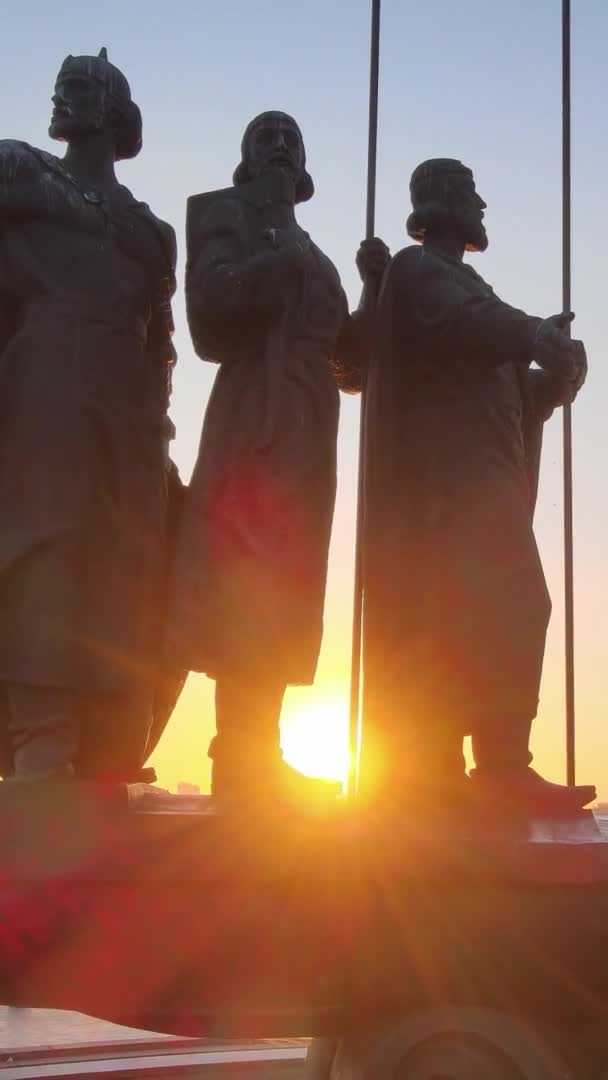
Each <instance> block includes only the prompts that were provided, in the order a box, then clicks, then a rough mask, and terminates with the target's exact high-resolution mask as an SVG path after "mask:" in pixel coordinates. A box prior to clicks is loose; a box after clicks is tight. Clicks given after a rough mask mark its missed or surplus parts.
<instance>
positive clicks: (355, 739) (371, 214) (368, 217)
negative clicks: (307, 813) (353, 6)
mask: <svg viewBox="0 0 608 1080" xmlns="http://www.w3.org/2000/svg"><path fill="white" fill-rule="evenodd" d="M379 65H380V0H372V28H371V50H370V65H369V134H368V149H367V206H366V214H365V236H366V239H368V240H369V239H371V237H372V236H373V235H374V225H375V216H376V215H375V211H376V156H377V155H376V149H377V143H378V72H379ZM365 402H366V393H365V384H364V385H363V389H362V392H361V410H360V420H359V471H358V485H357V532H356V544H355V583H354V597H353V639H352V651H351V670H350V716H349V751H350V772H349V777H348V792H349V795H350V796H351V797H352V796H354V794H355V791H356V783H357V771H358V770H357V758H358V753H359V742H360V729H361V723H360V711H361V630H362V623H363V521H364V513H365V510H364V464H365Z"/></svg>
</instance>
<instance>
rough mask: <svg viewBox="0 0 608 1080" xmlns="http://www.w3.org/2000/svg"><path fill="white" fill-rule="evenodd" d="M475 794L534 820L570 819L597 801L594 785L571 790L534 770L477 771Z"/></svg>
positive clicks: (473, 785) (474, 772)
mask: <svg viewBox="0 0 608 1080" xmlns="http://www.w3.org/2000/svg"><path fill="white" fill-rule="evenodd" d="M471 790H472V792H473V794H474V795H475V796H476V797H478V798H479V799H480V800H481V801H483V802H492V803H493V804H495V805H498V806H500V807H501V808H502V809H504V810H505V811H508V810H515V811H519V812H525V813H528V814H531V815H534V816H538V817H543V816H548V817H553V818H555V817H564V816H565V817H567V816H568V815H569V814H572V813H577V812H578V811H580V810H582V809H583V807H585V806H587V805H588V804H589V803H590V802H593V800H594V799H595V798H596V795H597V793H596V789H595V786H594V785H593V784H579V785H576V786H574V787H567V786H566V785H565V784H553V783H551V781H550V780H545V779H544V778H543V777H542V776H540V775H539V774H538V773H537V772H535V770H534V769H531V768H530V767H527V768H524V769H479V768H477V769H473V770H472V771H471Z"/></svg>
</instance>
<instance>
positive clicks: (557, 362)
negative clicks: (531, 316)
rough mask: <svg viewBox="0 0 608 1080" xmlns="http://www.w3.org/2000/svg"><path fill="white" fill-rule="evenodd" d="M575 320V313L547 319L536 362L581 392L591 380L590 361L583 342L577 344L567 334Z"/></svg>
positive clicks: (534, 356) (538, 340) (540, 330)
mask: <svg viewBox="0 0 608 1080" xmlns="http://www.w3.org/2000/svg"><path fill="white" fill-rule="evenodd" d="M573 318H574V313H573V312H569V313H568V314H562V315H551V316H550V317H549V318H548V319H543V321H542V322H541V324H540V326H539V328H538V330H537V331H536V338H535V341H534V348H533V351H532V359H533V360H534V361H535V362H536V363H537V364H538V366H539V367H541V368H543V370H544V371H550V372H551V374H552V375H556V376H559V377H560V378H562V379H565V380H566V381H567V382H570V383H573V384H574V387H575V390H576V391H578V390H580V388H581V386H582V385H583V383H584V381H585V378H586V376H587V357H586V354H585V346H584V345H583V343H582V341H576V340H574V341H573V340H571V339H570V338H569V337H568V335H567V334H564V332H563V331H564V327H565V326H567V324H568V323H570V322H572V320H573Z"/></svg>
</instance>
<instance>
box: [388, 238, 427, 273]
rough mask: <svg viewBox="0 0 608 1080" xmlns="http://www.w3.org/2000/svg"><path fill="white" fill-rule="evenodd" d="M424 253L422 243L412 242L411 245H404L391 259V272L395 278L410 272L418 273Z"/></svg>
mask: <svg viewBox="0 0 608 1080" xmlns="http://www.w3.org/2000/svg"><path fill="white" fill-rule="evenodd" d="M422 254H423V248H422V247H421V246H420V244H410V246H409V247H402V248H401V251H400V252H396V253H395V254H394V255H393V257H392V259H391V265H390V268H389V274H390V275H391V276H392V278H393V279H396V278H400V279H401V278H405V276H409V275H410V274H416V273H418V271H419V268H420V261H421V258H422Z"/></svg>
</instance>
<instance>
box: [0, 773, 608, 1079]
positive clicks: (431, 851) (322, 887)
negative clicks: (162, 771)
mask: <svg viewBox="0 0 608 1080" xmlns="http://www.w3.org/2000/svg"><path fill="white" fill-rule="evenodd" d="M607 824H608V823H605V822H604V819H603V818H602V817H601V816H597V817H594V815H593V814H591V813H590V812H587V813H582V814H581V815H580V816H579V817H578V818H577V819H576V820H573V821H571V822H564V823H556V822H530V823H525V822H519V823H517V822H513V821H511V822H504V821H500V820H494V821H487V820H486V821H483V822H481V821H480V822H472V821H469V822H468V823H467V824H465V823H459V822H458V821H450V822H447V821H445V820H443V821H442V820H441V818H440V817H437V818H434V819H433V821H432V822H429V821H426V822H425V821H424V820H422V821H417V822H415V823H413V824H411V825H409V826H408V827H407V828H406V826H405V825H404V826H403V827H401V828H399V829H397V828H395V827H394V825H393V826H392V827H391V828H389V827H388V826H386V825H383V824H382V822H373V821H371V820H370V819H367V818H365V817H363V816H362V815H358V814H357V812H356V810H352V809H350V808H347V807H343V808H337V809H336V811H335V812H333V813H332V814H331V815H330V816H327V817H325V818H318V819H310V820H306V821H304V820H301V819H299V818H296V817H289V816H287V815H285V814H281V815H276V817H275V818H274V819H272V820H270V819H269V818H268V817H259V818H256V817H254V816H253V815H252V816H251V818H250V819H247V820H246V819H244V818H243V819H237V818H235V817H233V816H221V815H217V814H215V813H214V812H213V808H212V804H211V802H210V800H207V799H204V798H199V799H196V798H195V799H190V798H189V797H187V796H186V797H182V796H166V795H162V794H161V793H155V791H154V789H149V788H145V787H137V788H131V789H127V788H114V789H102V788H95V787H94V786H88V785H84V784H77V783H74V784H73V785H64V786H63V787H57V788H55V790H53V791H52V792H51V791H50V789H49V790H48V791H44V790H43V788H42V786H41V787H40V790H37V789H36V790H34V789H33V788H32V787H31V786H28V788H27V789H25V786H24V789H21V788H16V787H13V786H11V785H3V784H0V1003H2V1004H5V1005H18V1006H19V1005H21V1006H30V1007H36V1006H42V1007H47V1008H65V1009H76V1010H79V1011H82V1012H87V1013H90V1014H92V1015H94V1016H98V1017H101V1018H103V1019H108V1020H113V1021H115V1022H117V1023H122V1024H127V1025H130V1026H134V1027H144V1028H149V1029H152V1030H157V1031H166V1032H170V1033H175V1034H183V1035H194V1036H206V1037H212V1038H218V1039H223V1038H226V1037H241V1038H245V1037H247V1038H262V1037H269V1038H272V1037H280V1036H310V1035H313V1036H320V1037H325V1038H326V1039H329V1040H330V1041H329V1042H327V1043H325V1044H323V1045H322V1046H321V1045H320V1044H317V1045H316V1046H314V1044H313V1050H312V1052H311V1062H310V1065H309V1067H310V1069H313V1068H316V1069H317V1074H316V1075H318V1076H319V1078H320V1077H321V1076H322V1075H324V1076H327V1077H329V1076H335V1077H337V1076H339V1077H340V1080H347V1078H350V1077H353V1078H354V1077H355V1076H356V1077H357V1080H364V1078H367V1077H368V1076H369V1077H371V1076H374V1078H381V1077H383V1076H387V1077H388V1076H391V1077H392V1076H395V1075H403V1076H408V1077H409V1076H410V1075H412V1076H416V1077H425V1076H428V1077H429V1078H431V1077H435V1078H436V1077H439V1076H441V1077H447V1078H451V1077H454V1078H456V1080H460V1077H461V1076H462V1077H464V1076H467V1077H469V1078H474V1077H476V1076H479V1077H483V1078H485V1077H486V1076H487V1077H497V1078H502V1077H503V1076H504V1077H505V1080H506V1078H511V1077H519V1076H522V1075H523V1076H524V1077H527V1076H530V1077H544V1076H545V1075H550V1076H553V1075H554V1074H555V1075H556V1076H557V1075H559V1076H560V1077H561V1076H564V1077H565V1076H569V1075H575V1076H577V1077H579V1076H580V1077H581V1080H582V1077H584V1078H585V1080H591V1078H593V1077H595V1076H597V1077H598V1080H599V1077H601V1076H602V1075H603V1074H602V1072H601V1068H600V1064H599V1063H600V1062H601V1063H603V1062H605V1066H603V1067H605V1069H606V1070H607V1072H608V1048H607V1047H606V1039H605V1037H604V1036H603V1035H602V1034H601V1032H602V1030H603V1027H605V1026H606V1019H607V1017H608V963H607V962H606V957H607V956H608V840H607V839H605V836H606V837H608V829H607V828H606V825H607ZM598 1033H599V1034H598ZM333 1040H339V1042H334V1041H333ZM505 1045H507V1046H508V1047H510V1050H509V1053H510V1054H511V1057H510V1058H509V1056H508V1054H507V1055H506V1057H505V1053H506V1052H505V1050H504V1046H505ZM322 1049H323V1051H324V1055H325V1056H324V1058H323V1053H321V1050H322ZM518 1054H519V1055H520V1056H519V1057H518V1056H517V1055H518ZM526 1054H527V1055H528V1058H529V1061H530V1062H532V1063H533V1064H532V1065H529V1064H526V1065H525V1067H524V1065H522V1064H521V1063H520V1062H521V1061H523V1062H526V1057H525V1055H526ZM543 1054H544V1055H545V1058H546V1061H547V1062H548V1063H549V1065H550V1067H551V1068H554V1069H555V1067H557V1066H555V1062H558V1063H559V1062H562V1063H563V1070H566V1071H563V1070H562V1072H561V1073H546V1071H545V1073H543V1072H542V1071H539V1070H540V1068H541V1065H539V1066H538V1068H537V1067H536V1064H534V1062H536V1060H537V1059H538V1061H539V1062H541V1063H542V1067H543V1068H545V1064H544V1063H543V1062H544V1059H543V1056H542V1055H543ZM458 1055H459V1056H458ZM484 1055H485V1056H484ZM501 1055H502V1056H501ZM534 1055H536V1058H535V1057H534ZM539 1055H540V1056H539ZM320 1058H323V1060H324V1064H323V1065H320V1064H319V1060H320ZM494 1059H496V1062H498V1064H495V1062H494ZM315 1060H316V1064H315ZM450 1061H453V1062H455V1064H450ZM591 1061H593V1069H594V1070H595V1071H590V1068H591V1066H590V1062H591ZM328 1062H329V1064H328ZM332 1062H333V1064H332ZM403 1062H404V1063H405V1064H403ZM461 1062H462V1063H463V1064H460V1063H461ZM505 1062H506V1064H505ZM395 1063H397V1064H395ZM400 1063H401V1064H400ZM596 1063H597V1067H596ZM549 1065H547V1068H548V1067H549ZM406 1066H407V1067H406ZM457 1067H458V1068H459V1069H460V1072H458V1071H455V1070H456V1069H457ZM561 1067H562V1066H561V1065H560V1068H561ZM323 1068H324V1069H325V1073H324V1074H323V1072H322V1071H319V1070H320V1069H321V1070H322V1069H323ZM500 1068H502V1069H503V1071H502V1072H500V1071H499V1070H500ZM526 1068H527V1069H528V1071H527V1072H526V1071H525V1069H526ZM328 1069H329V1071H327V1070H328ZM332 1069H333V1072H332V1071H331V1070H332ZM416 1069H418V1072H416ZM425 1069H426V1072H425V1071H424V1070H425ZM450 1069H452V1071H451V1072H450ZM484 1069H485V1071H484ZM492 1069H493V1070H494V1071H492ZM534 1069H536V1072H535V1071H534ZM568 1069H569V1070H571V1071H570V1072H568V1071H567V1070H568ZM584 1069H586V1070H587V1071H586V1072H585V1071H584ZM357 1070H358V1071H357ZM391 1070H392V1071H391ZM399 1070H401V1071H399ZM467 1070H468V1071H467ZM475 1070H477V1071H475ZM497 1070H498V1071H497ZM505 1070H506V1071H505ZM509 1070H510V1071H509ZM518 1070H519V1071H518ZM572 1070H575V1071H572ZM576 1070H578V1071H576ZM581 1070H583V1071H581ZM311 1075H315V1073H314V1072H313V1073H311Z"/></svg>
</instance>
